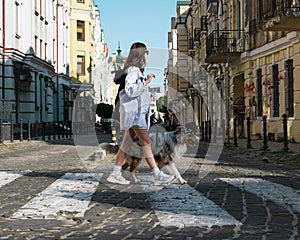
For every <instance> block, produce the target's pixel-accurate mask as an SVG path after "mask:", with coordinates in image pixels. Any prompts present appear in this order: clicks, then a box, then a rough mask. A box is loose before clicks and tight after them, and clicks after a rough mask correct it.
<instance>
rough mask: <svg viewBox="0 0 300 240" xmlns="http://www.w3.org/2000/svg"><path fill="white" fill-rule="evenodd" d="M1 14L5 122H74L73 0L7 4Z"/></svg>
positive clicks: (0, 110) (1, 113)
mask: <svg viewBox="0 0 300 240" xmlns="http://www.w3.org/2000/svg"><path fill="white" fill-rule="evenodd" d="M0 12H1V15H2V16H3V17H1V19H0V57H1V59H0V62H1V64H0V99H1V104H0V118H2V120H3V121H4V122H10V121H12V122H14V123H19V122H20V121H21V119H22V120H23V122H28V121H30V122H31V123H41V122H53V121H67V120H70V116H71V109H70V105H71V104H70V102H69V101H70V100H71V97H72V94H71V92H70V88H69V85H70V83H69V77H68V76H69V58H70V53H69V0H53V1H48V0H41V1H36V0H14V1H11V0H4V1H1V2H0Z"/></svg>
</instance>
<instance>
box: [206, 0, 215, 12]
mask: <svg viewBox="0 0 300 240" xmlns="http://www.w3.org/2000/svg"><path fill="white" fill-rule="evenodd" d="M206 4H207V5H206V6H207V12H208V13H217V12H218V1H217V0H207V3H206Z"/></svg>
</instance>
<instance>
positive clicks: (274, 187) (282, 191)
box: [220, 178, 300, 212]
mask: <svg viewBox="0 0 300 240" xmlns="http://www.w3.org/2000/svg"><path fill="white" fill-rule="evenodd" d="M220 180H222V181H224V182H227V183H229V184H231V185H233V186H235V187H238V188H240V189H245V190H246V191H247V192H251V193H253V194H255V195H257V196H258V197H262V198H263V199H265V200H270V201H272V202H274V203H276V204H278V205H280V206H282V207H284V208H289V207H291V209H293V210H294V211H296V212H300V193H299V192H298V191H296V190H294V189H293V188H290V187H287V186H284V185H281V184H278V183H273V182H269V181H266V180H263V179H261V178H220Z"/></svg>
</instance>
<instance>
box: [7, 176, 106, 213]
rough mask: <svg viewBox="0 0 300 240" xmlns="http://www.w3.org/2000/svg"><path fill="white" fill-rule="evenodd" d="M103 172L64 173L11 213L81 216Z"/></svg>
mask: <svg viewBox="0 0 300 240" xmlns="http://www.w3.org/2000/svg"><path fill="white" fill-rule="evenodd" d="M102 175H103V173H66V174H65V175H63V176H62V177H61V178H59V179H57V180H56V181H55V182H53V183H52V184H51V185H49V186H48V187H47V188H46V189H45V190H44V191H42V192H40V193H39V194H38V195H37V196H36V197H34V198H33V199H31V200H30V201H29V202H28V203H27V204H25V205H24V206H23V207H21V208H20V209H19V210H18V211H17V212H15V213H14V214H13V215H12V218H20V217H33V216H39V217H50V218H51V217H58V216H63V217H70V218H83V216H84V212H85V211H86V209H87V208H88V205H89V202H90V200H91V198H92V195H93V194H94V192H95V191H96V187H97V185H98V184H99V181H100V179H101V177H102Z"/></svg>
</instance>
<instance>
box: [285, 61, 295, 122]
mask: <svg viewBox="0 0 300 240" xmlns="http://www.w3.org/2000/svg"><path fill="white" fill-rule="evenodd" d="M284 68H285V81H284V89H285V91H284V92H285V93H284V95H285V108H286V113H287V115H288V117H294V67H293V59H289V60H287V61H285V64H284Z"/></svg>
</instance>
